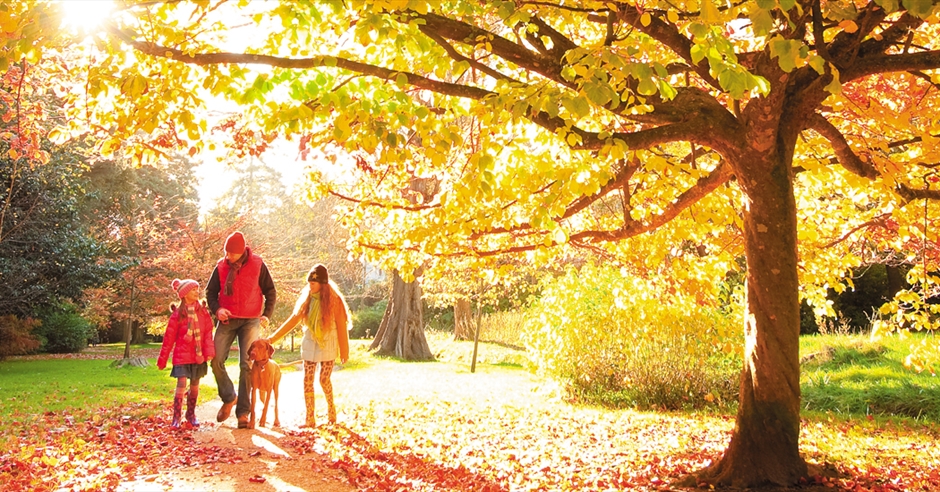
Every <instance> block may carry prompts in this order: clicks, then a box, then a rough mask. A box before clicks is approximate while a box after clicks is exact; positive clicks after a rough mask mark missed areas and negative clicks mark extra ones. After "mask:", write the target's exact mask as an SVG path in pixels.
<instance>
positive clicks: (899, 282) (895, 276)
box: [885, 265, 904, 299]
mask: <svg viewBox="0 0 940 492" xmlns="http://www.w3.org/2000/svg"><path fill="white" fill-rule="evenodd" d="M885 274H886V275H887V277H888V291H887V292H886V296H885V297H887V298H888V299H892V298H893V297H894V295H895V294H897V293H898V291H900V290H901V289H903V288H904V273H903V272H902V271H901V268H900V267H897V266H894V265H885Z"/></svg>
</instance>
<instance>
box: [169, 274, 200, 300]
mask: <svg viewBox="0 0 940 492" xmlns="http://www.w3.org/2000/svg"><path fill="white" fill-rule="evenodd" d="M198 288H199V282H196V281H195V280H191V279H186V280H180V279H178V278H177V279H173V290H175V291H176V293H177V294H179V296H180V299H182V298H184V297H186V294H189V291H191V290H193V289H198Z"/></svg>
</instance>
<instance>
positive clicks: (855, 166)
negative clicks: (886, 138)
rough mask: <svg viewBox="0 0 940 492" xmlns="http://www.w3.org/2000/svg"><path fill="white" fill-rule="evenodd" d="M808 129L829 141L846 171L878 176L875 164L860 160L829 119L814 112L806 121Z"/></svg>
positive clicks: (873, 176) (865, 175) (863, 175)
mask: <svg viewBox="0 0 940 492" xmlns="http://www.w3.org/2000/svg"><path fill="white" fill-rule="evenodd" d="M806 127H807V128H808V129H811V130H815V131H816V132H817V133H819V134H820V135H822V136H823V138H825V139H826V140H828V141H829V144H830V145H832V150H833V151H834V152H835V154H836V158H837V159H838V160H839V163H840V164H842V167H844V168H845V169H847V170H848V171H850V172H852V173H854V174H857V175H859V176H862V177H865V178H868V179H875V178H877V177H878V176H879V173H878V170H877V169H875V166H874V165H872V163H871V162H870V161H865V160H862V159H861V158H860V157H859V156H858V155H857V154H855V152H853V151H852V148H851V147H850V146H849V142H848V141H846V140H845V136H844V135H842V132H840V131H839V129H838V128H836V127H835V125H833V124H832V123H831V122H830V121H829V120H827V119H826V118H825V117H823V116H822V115H821V114H818V113H816V114H814V115H813V116H812V117H811V118H810V119H809V121H807V126H806Z"/></svg>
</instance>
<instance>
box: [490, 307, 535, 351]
mask: <svg viewBox="0 0 940 492" xmlns="http://www.w3.org/2000/svg"><path fill="white" fill-rule="evenodd" d="M526 314H527V313H525V312H523V311H498V312H495V313H489V314H484V315H483V320H482V323H480V329H481V333H480V339H481V340H485V341H487V342H495V343H499V344H503V345H509V346H512V347H520V346H522V345H524V341H523V335H524V328H525V323H526V319H527V316H526Z"/></svg>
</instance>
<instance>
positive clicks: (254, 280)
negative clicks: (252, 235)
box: [206, 231, 277, 429]
mask: <svg viewBox="0 0 940 492" xmlns="http://www.w3.org/2000/svg"><path fill="white" fill-rule="evenodd" d="M276 300H277V291H276V290H275V288H274V279H272V278H271V273H270V272H268V267H267V265H265V263H264V260H262V259H261V257H260V256H258V255H256V254H254V253H252V251H251V248H249V247H247V245H246V244H245V236H244V235H243V234H242V233H241V232H238V231H236V232H233V233H232V234H231V235H230V236H229V237H228V238H227V239H226V240H225V256H224V257H223V258H221V259H220V260H219V262H218V263H217V264H216V266H215V269H214V270H212V276H211V277H209V282H208V283H207V284H206V301H207V302H208V303H209V311H210V312H212V313H213V314H215V317H216V320H217V323H216V328H215V353H216V356H215V358H214V359H212V374H213V375H215V382H216V384H217V385H218V387H219V398H221V399H222V408H221V409H219V414H218V415H217V416H216V419H217V420H218V421H219V422H224V421H225V420H226V419H227V418H229V416H230V415H231V414H232V407H233V406H234V407H235V416H236V417H237V418H238V428H239V429H246V428H248V413H249V411H250V409H251V408H250V396H251V388H250V387H249V385H250V384H251V381H250V378H249V375H248V371H249V367H248V347H249V346H250V345H251V342H253V341H255V340H256V339H257V338H259V337H260V336H261V328H262V327H267V326H268V318H269V317H270V316H271V314H272V313H273V312H274V303H275V301H276ZM236 338H237V339H238V369H239V370H238V393H237V394H236V393H235V386H234V384H233V383H232V379H231V378H230V377H229V375H228V372H226V371H225V360H226V359H228V353H229V350H230V349H231V348H232V342H234V341H235V339H236ZM236 403H237V405H236Z"/></svg>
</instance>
